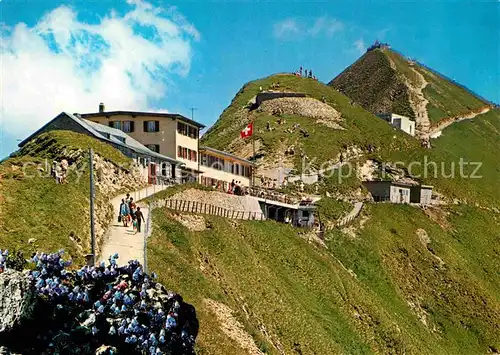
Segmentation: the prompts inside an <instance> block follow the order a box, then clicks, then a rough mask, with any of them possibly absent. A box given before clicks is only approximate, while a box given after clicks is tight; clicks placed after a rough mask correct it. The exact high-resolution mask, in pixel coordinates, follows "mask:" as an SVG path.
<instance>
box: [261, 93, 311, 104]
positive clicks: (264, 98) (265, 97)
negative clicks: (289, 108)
mask: <svg viewBox="0 0 500 355" xmlns="http://www.w3.org/2000/svg"><path fill="white" fill-rule="evenodd" d="M282 97H306V94H303V93H300V92H279V91H276V92H261V93H259V94H257V96H256V98H255V104H256V106H257V107H258V106H260V104H261V103H263V102H264V101H267V100H273V99H278V98H282Z"/></svg>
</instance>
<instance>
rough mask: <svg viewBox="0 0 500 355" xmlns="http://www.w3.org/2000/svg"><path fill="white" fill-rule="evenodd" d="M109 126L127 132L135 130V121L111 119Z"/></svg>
mask: <svg viewBox="0 0 500 355" xmlns="http://www.w3.org/2000/svg"><path fill="white" fill-rule="evenodd" d="M109 126H110V127H112V128H115V129H119V130H121V131H123V132H125V133H130V132H133V131H134V121H109Z"/></svg>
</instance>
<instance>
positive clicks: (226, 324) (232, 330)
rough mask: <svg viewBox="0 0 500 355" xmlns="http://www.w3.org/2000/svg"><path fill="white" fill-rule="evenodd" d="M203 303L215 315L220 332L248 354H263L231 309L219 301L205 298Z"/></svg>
mask: <svg viewBox="0 0 500 355" xmlns="http://www.w3.org/2000/svg"><path fill="white" fill-rule="evenodd" d="M204 301H205V304H206V305H207V306H208V308H209V309H210V310H211V311H212V312H213V313H214V314H215V315H216V317H217V319H218V320H219V322H220V327H221V329H222V332H223V333H224V334H225V335H226V336H227V337H229V338H230V339H231V340H233V341H235V342H236V343H238V345H239V346H240V347H241V348H242V349H245V350H246V351H247V354H250V355H264V353H263V352H262V351H260V350H259V348H258V347H257V345H255V342H254V340H253V338H252V337H251V335H250V334H248V332H247V331H246V330H245V328H244V327H243V325H242V324H241V323H240V322H239V321H238V320H237V319H236V318H235V317H234V316H233V310H232V309H231V308H229V307H228V306H226V305H225V304H223V303H221V302H217V301H214V300H211V299H205V300H204Z"/></svg>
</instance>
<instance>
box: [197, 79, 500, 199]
mask: <svg viewBox="0 0 500 355" xmlns="http://www.w3.org/2000/svg"><path fill="white" fill-rule="evenodd" d="M276 82H279V83H280V86H281V87H282V88H283V87H284V88H288V89H291V90H294V91H301V92H305V93H307V94H308V95H310V96H312V97H316V98H321V96H322V95H325V96H326V98H327V102H328V103H329V104H330V105H332V106H333V107H334V108H336V109H337V110H339V111H340V112H341V113H342V116H343V117H344V119H345V122H344V123H342V125H343V126H345V127H346V128H347V129H346V130H345V131H339V130H333V129H330V128H327V127H325V126H322V125H318V124H317V123H316V122H314V120H312V119H308V118H305V117H297V116H294V117H291V116H287V123H286V124H285V125H276V124H274V125H273V127H275V128H276V130H274V131H272V132H267V131H266V130H265V129H264V128H265V124H266V122H267V121H271V122H274V121H275V120H276V117H271V116H267V115H265V114H257V115H256V116H255V117H256V118H255V124H256V127H257V130H259V129H261V130H262V131H263V132H262V133H259V132H257V133H256V136H257V139H261V140H262V141H263V143H264V149H265V152H266V154H269V155H271V153H272V152H275V151H276V150H277V149H278V147H279V145H280V144H281V143H280V141H281V140H287V141H290V142H293V141H294V140H295V139H296V140H297V142H298V143H299V146H302V147H303V149H304V151H305V153H306V154H307V156H308V157H309V158H311V159H312V160H313V161H314V162H315V163H317V164H316V165H318V164H320V163H322V162H324V161H326V160H329V159H332V158H334V157H335V156H336V155H337V154H338V153H339V152H340V151H342V150H344V147H345V146H350V145H353V144H355V145H357V146H359V147H361V148H363V149H366V147H367V146H368V144H372V145H373V146H374V147H376V148H377V152H376V153H374V154H371V155H367V157H369V156H371V157H373V158H376V159H377V160H379V161H385V162H399V161H400V162H403V163H404V166H406V167H408V166H409V165H410V164H411V163H412V162H420V163H421V164H422V166H423V164H424V161H425V160H424V159H427V161H434V162H436V163H437V166H438V169H439V174H438V175H437V177H434V171H433V168H432V166H430V168H429V169H428V171H429V172H430V173H429V174H427V175H424V174H423V170H422V169H423V168H422V169H420V168H419V167H418V166H417V165H413V168H412V171H411V172H412V173H413V174H414V175H415V176H416V177H417V178H418V177H420V178H421V180H422V181H423V182H424V183H427V184H431V185H434V186H436V188H437V189H438V191H440V192H442V193H444V194H445V195H447V196H449V197H452V198H458V199H466V200H468V201H470V202H472V203H479V204H482V205H486V206H492V205H495V204H497V205H498V204H500V193H499V191H498V189H497V187H496V183H495V181H496V180H497V177H498V174H499V170H498V169H499V166H500V160H499V157H498V156H496V155H494V154H491V153H490V152H491V151H495V150H498V149H500V140H499V139H498V134H499V132H500V127H499V125H500V110H494V111H490V112H489V113H487V114H484V115H481V116H478V117H476V118H475V119H474V120H471V121H463V122H459V123H456V124H453V125H452V126H450V127H448V128H446V129H445V131H444V133H443V136H442V137H440V138H439V139H436V140H433V141H432V144H433V149H431V150H428V149H423V148H421V147H420V144H419V143H418V141H417V140H415V139H413V138H411V137H409V136H408V135H405V134H404V133H401V132H396V131H394V130H393V129H392V128H391V127H390V126H389V125H387V124H386V123H385V122H383V121H382V120H380V119H378V118H376V117H374V116H372V115H371V114H369V113H368V112H366V111H365V110H363V109H362V108H361V107H359V106H351V104H350V103H349V99H347V98H346V97H345V96H344V95H342V94H340V93H339V92H337V91H335V90H332V89H331V88H330V87H328V86H326V85H323V84H321V83H319V82H316V81H314V80H311V79H304V78H297V77H295V76H291V75H276V76H271V77H269V78H265V79H262V80H257V81H254V82H251V83H249V84H247V85H245V86H244V87H243V88H242V89H241V90H240V92H239V93H238V95H236V97H235V98H234V100H233V102H232V103H231V105H230V106H229V107H228V108H227V109H226V110H225V111H224V113H223V114H222V115H221V118H220V119H219V121H217V123H216V124H215V125H214V127H213V128H212V129H211V130H210V131H209V132H208V133H207V135H206V136H205V137H204V138H203V143H204V144H207V145H210V146H213V147H214V148H218V149H227V147H228V146H230V144H231V142H232V141H233V140H235V139H236V140H238V138H237V137H239V130H240V129H242V127H244V126H245V125H246V124H247V121H245V120H248V118H247V116H246V114H245V116H244V117H243V118H241V111H242V108H243V107H244V106H245V105H246V103H247V102H248V101H249V100H250V99H251V98H252V97H253V96H254V95H255V94H256V93H258V92H259V87H260V86H262V87H263V88H267V87H268V86H270V85H271V84H272V83H276ZM293 123H300V124H301V126H302V127H304V128H306V130H307V131H308V132H309V133H310V136H309V137H307V138H298V135H299V133H296V134H295V135H290V134H288V133H285V132H284V130H285V129H286V128H287V127H289V126H291V125H292V124H293ZM393 136H396V138H395V139H394V138H393ZM464 142H467V144H464ZM296 156H297V157H296V161H295V163H296V167H297V168H298V170H300V161H299V160H300V159H299V157H298V154H296ZM314 158H316V160H314ZM460 158H463V159H464V161H466V162H482V163H483V164H482V167H481V170H480V173H481V174H482V175H483V178H481V179H469V178H461V177H460V174H459V165H458V164H459V161H460ZM452 163H453V164H454V165H455V171H456V175H455V177H454V178H447V177H445V176H447V175H448V174H449V173H450V171H451V170H450V169H451V166H452ZM313 165H314V164H313ZM442 166H443V167H444V169H442V168H441V167H442ZM344 170H348V169H347V167H346V168H344ZM473 170H474V167H473V166H467V167H465V169H464V171H465V173H466V174H465V175H467V176H468V175H470V174H471V173H472V171H473ZM443 171H444V176H442V174H441V172H443ZM345 173H347V171H344V174H345ZM339 181H341V182H340V183H339ZM360 186H361V182H360V181H359V180H358V179H357V178H356V177H355V176H351V177H350V178H349V179H343V180H339V179H338V173H335V174H334V175H333V176H331V177H330V178H329V179H328V180H327V181H326V187H325V189H326V190H328V191H332V189H334V190H336V191H339V192H345V191H348V190H354V189H356V188H358V187H360Z"/></svg>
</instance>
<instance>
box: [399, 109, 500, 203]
mask: <svg viewBox="0 0 500 355" xmlns="http://www.w3.org/2000/svg"><path fill="white" fill-rule="evenodd" d="M499 137H500V110H499V109H496V110H492V111H490V112H488V113H486V114H483V115H480V116H477V117H475V118H474V119H472V120H466V121H462V122H458V123H455V124H453V125H451V126H449V127H448V128H446V129H445V130H444V131H443V134H442V136H441V137H439V138H438V139H434V140H432V146H433V148H432V149H430V150H429V149H420V148H419V149H413V150H408V151H407V152H394V153H393V154H392V157H391V160H392V161H403V162H405V166H406V167H408V166H409V164H410V163H411V162H413V161H416V162H420V163H422V168H419V167H418V166H416V165H415V168H414V169H412V173H413V175H415V176H422V177H424V176H427V178H424V179H423V181H425V182H426V183H428V184H431V185H434V186H436V187H437V188H438V190H439V191H440V192H441V193H444V194H445V195H446V196H448V197H451V198H459V199H463V200H467V201H468V202H470V203H478V204H480V205H483V206H499V205H500V191H499V189H498V176H499V174H500V157H499V156H498V155H496V154H495V153H494V152H496V151H498V150H500V139H499ZM460 159H463V161H464V162H468V163H469V162H471V163H472V162H480V163H481V167H480V170H479V171H478V172H477V173H476V176H482V177H481V178H470V176H472V175H471V174H472V173H473V172H474V170H475V166H476V165H466V166H464V169H463V171H464V174H463V177H462V176H461V174H460V166H459V163H460ZM426 160H427V161H428V162H430V163H429V165H428V169H427V171H428V174H427V175H424V173H425V171H424V168H423V166H424V162H425V161H426ZM432 162H435V163H436V164H437V175H435V170H434V167H433V166H432ZM452 171H454V172H455V175H454V176H452V175H451V173H452Z"/></svg>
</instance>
